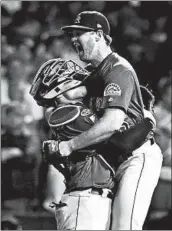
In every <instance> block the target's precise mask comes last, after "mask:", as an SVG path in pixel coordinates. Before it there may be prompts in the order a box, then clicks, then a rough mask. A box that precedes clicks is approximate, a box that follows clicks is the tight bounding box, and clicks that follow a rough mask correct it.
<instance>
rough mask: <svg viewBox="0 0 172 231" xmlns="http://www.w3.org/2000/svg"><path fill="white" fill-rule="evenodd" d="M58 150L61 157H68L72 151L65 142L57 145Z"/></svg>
mask: <svg viewBox="0 0 172 231" xmlns="http://www.w3.org/2000/svg"><path fill="white" fill-rule="evenodd" d="M59 150H60V153H61V155H62V156H69V155H70V154H71V153H72V149H71V147H70V146H69V142H67V141H62V142H60V143H59Z"/></svg>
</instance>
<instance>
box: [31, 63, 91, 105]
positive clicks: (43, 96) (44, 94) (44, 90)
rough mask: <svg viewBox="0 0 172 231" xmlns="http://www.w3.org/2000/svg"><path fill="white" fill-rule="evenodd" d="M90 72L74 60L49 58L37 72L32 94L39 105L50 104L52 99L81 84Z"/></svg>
mask: <svg viewBox="0 0 172 231" xmlns="http://www.w3.org/2000/svg"><path fill="white" fill-rule="evenodd" d="M89 74H90V72H88V71H87V70H86V69H84V68H82V67H81V66H79V65H78V64H76V63H75V62H74V61H72V60H68V61H65V60H63V59H61V58H58V59H51V60H48V61H47V62H45V63H44V64H43V65H42V66H41V67H40V68H39V70H38V72H37V73H36V76H35V78H34V80H33V82H32V86H31V89H30V94H31V95H32V96H33V98H34V99H35V100H36V102H37V104H38V105H40V106H50V105H52V103H53V102H52V101H53V100H52V99H54V98H55V97H57V96H59V95H61V94H63V93H64V92H66V91H68V90H70V89H73V88H75V87H77V86H79V85H80V84H81V83H82V82H83V81H84V80H85V79H86V78H87V77H88V75H89Z"/></svg>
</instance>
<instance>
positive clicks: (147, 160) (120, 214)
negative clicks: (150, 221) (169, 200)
mask: <svg viewBox="0 0 172 231" xmlns="http://www.w3.org/2000/svg"><path fill="white" fill-rule="evenodd" d="M161 166H162V154H161V150H160V148H159V146H158V145H157V144H155V143H154V144H153V145H150V142H149V141H148V142H146V143H145V144H144V145H142V146H141V147H140V148H138V149H137V150H135V151H134V152H133V155H132V156H131V157H129V158H128V159H127V160H126V161H125V162H123V163H122V164H121V165H120V167H119V168H118V170H117V172H116V181H117V188H116V192H115V198H114V201H113V207H112V224H111V230H142V226H143V224H144V221H145V218H146V216H147V212H148V209H149V206H150V203H151V199H152V195H153V192H154V190H155V187H156V185H157V183H158V179H159V176H160V171H161Z"/></svg>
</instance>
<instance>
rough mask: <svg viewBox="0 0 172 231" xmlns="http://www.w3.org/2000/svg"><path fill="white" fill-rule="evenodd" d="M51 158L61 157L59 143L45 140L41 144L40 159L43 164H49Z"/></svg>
mask: <svg viewBox="0 0 172 231" xmlns="http://www.w3.org/2000/svg"><path fill="white" fill-rule="evenodd" d="M53 156H58V157H61V154H60V151H59V141H55V140H46V141H44V142H43V144H42V159H43V161H45V162H51V160H52V159H53Z"/></svg>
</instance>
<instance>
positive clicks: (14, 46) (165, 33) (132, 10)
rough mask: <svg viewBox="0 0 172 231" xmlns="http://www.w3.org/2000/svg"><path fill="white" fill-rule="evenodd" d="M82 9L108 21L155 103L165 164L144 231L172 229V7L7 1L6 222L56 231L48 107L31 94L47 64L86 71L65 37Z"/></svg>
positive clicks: (3, 34)
mask: <svg viewBox="0 0 172 231" xmlns="http://www.w3.org/2000/svg"><path fill="white" fill-rule="evenodd" d="M83 10H97V11H100V12H102V13H103V14H105V16H106V17H107V18H108V20H109V22H110V25H111V36H112V38H113V42H112V49H113V50H114V51H116V52H118V53H119V54H120V55H122V56H124V57H125V58H126V59H128V60H129V62H130V63H131V64H132V65H133V67H134V68H135V70H136V73H137V74H138V78H139V80H140V83H141V84H142V85H148V86H149V88H150V89H152V92H153V93H154V95H155V97H156V101H155V113H156V114H155V116H156V119H157V131H156V139H157V142H158V144H159V145H160V147H161V149H162V152H163V155H164V162H163V168H162V172H161V176H160V180H159V183H158V186H157V188H156V191H155V194H154V196H153V199H152V203H151V207H150V211H149V214H148V217H147V220H146V222H145V229H156V230H157V229H171V227H170V225H169V224H170V219H169V217H170V214H171V76H170V74H171V73H170V70H172V2H171V1H167V2H165V1H159V2H154V1H152V2H139V1H123V2H115V1H112V2H111V1H107V2H105V1H100V2H97V1H89V2H87V1H83V2H80V1H79V2H77V1H76V2H73V1H69V2H63V1H57V2H56V1H52V2H51V1H41V2H37V1H32V2H31V1H29V2H27V1H23V2H21V1H2V3H1V77H2V80H1V105H2V112H1V118H2V123H1V129H2V165H1V169H2V190H1V191H2V199H1V200H2V220H8V219H12V218H11V216H12V217H13V218H14V217H17V218H18V219H19V223H21V224H22V226H23V229H55V223H54V219H53V215H52V212H50V211H49V210H48V209H47V207H46V206H45V205H44V202H45V201H46V199H47V192H45V191H46V190H45V188H47V187H46V184H47V183H46V179H47V178H46V177H47V172H48V167H47V166H44V165H43V164H42V162H41V158H40V156H41V155H40V146H41V142H42V140H45V139H46V138H47V137H48V135H47V134H48V132H49V131H48V126H47V124H46V122H45V120H44V115H43V110H42V108H40V107H38V106H37V105H36V103H35V102H34V101H33V99H32V98H31V96H30V95H29V93H28V92H29V89H30V83H31V82H32V80H33V78H34V75H35V73H36V71H37V70H38V68H39V67H40V65H42V64H43V63H44V62H45V61H47V60H48V59H51V58H54V57H61V58H64V59H73V60H75V61H76V62H77V63H79V64H80V65H82V66H84V65H85V64H84V63H82V62H81V61H80V60H79V58H78V57H77V54H76V53H75V51H74V50H73V48H72V47H71V46H70V42H69V41H68V38H66V37H65V36H64V35H63V33H62V31H61V30H60V28H61V26H64V25H67V24H70V23H72V22H73V20H74V18H75V16H76V15H77V14H78V13H80V12H81V11H83ZM17 118H20V121H21V118H22V123H18V122H17ZM12 124H13V125H14V126H12ZM9 133H10V134H9ZM11 136H13V138H14V139H13V142H12V141H11V140H12V138H11ZM21 136H22V138H21ZM15 138H16V139H15ZM22 139H23V140H22ZM19 140H20V141H21V140H22V141H21V142H18V141H19ZM14 147H17V148H18V149H19V150H21V151H22V155H20V156H17V157H16V155H17V154H15V150H14V149H10V148H14ZM30 147H33V148H30ZM7 149H8V150H12V154H11V153H10V152H6V150H7ZM7 153H8V154H7ZM9 153H10V154H9ZM18 155H19V154H18ZM21 166H25V167H22V168H21ZM9 169H10V171H9ZM7 172H8V173H9V172H10V174H7ZM9 179H10V180H9ZM7 182H8V183H9V184H8V185H7ZM145 187H146V186H145ZM145 190H146V188H145ZM35 201H36V202H35ZM35 216H36V217H39V219H35ZM11 222H13V223H14V220H13V221H12V220H11ZM15 222H17V221H15Z"/></svg>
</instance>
